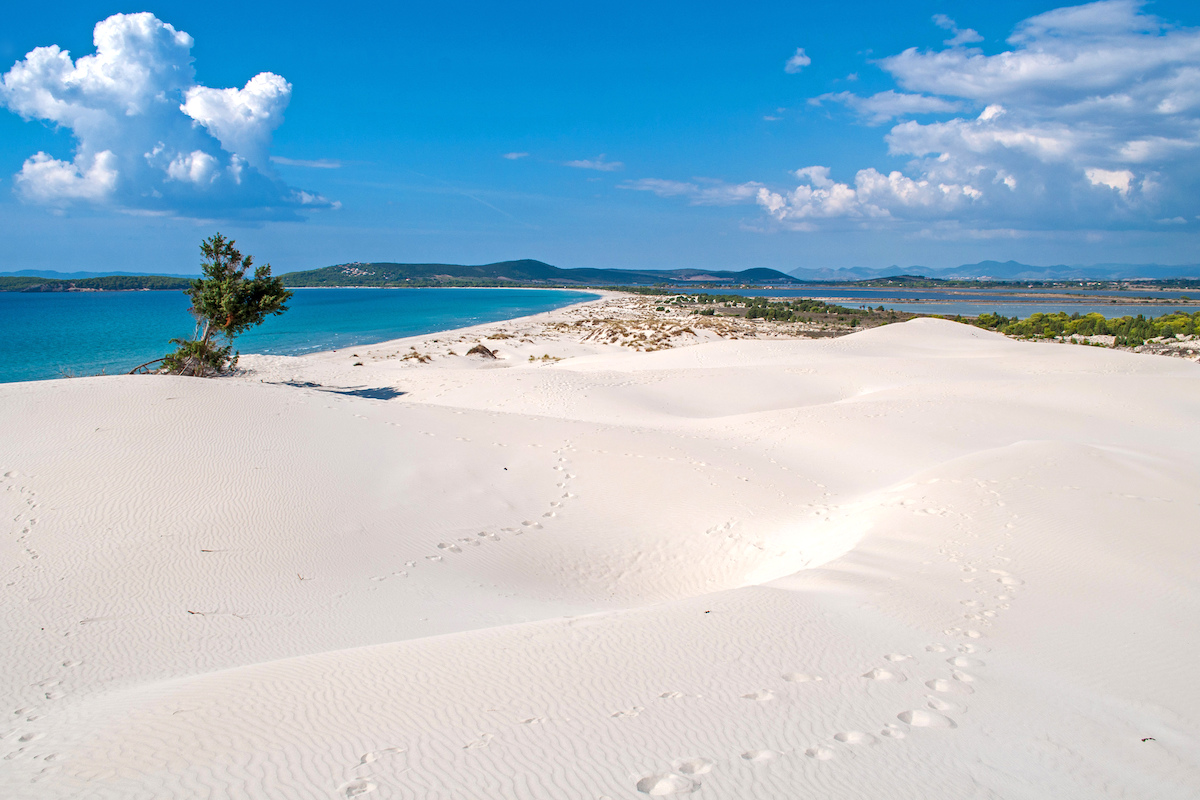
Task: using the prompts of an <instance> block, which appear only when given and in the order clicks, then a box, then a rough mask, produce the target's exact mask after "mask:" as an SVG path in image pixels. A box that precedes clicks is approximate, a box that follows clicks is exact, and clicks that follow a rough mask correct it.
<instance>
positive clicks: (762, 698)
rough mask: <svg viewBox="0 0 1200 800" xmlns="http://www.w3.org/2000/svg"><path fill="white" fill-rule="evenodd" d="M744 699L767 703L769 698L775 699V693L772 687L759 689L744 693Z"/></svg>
mask: <svg viewBox="0 0 1200 800" xmlns="http://www.w3.org/2000/svg"><path fill="white" fill-rule="evenodd" d="M742 699H743V700H757V701H758V702H760V703H765V702H766V701H768V700H774V699H775V693H774V692H772V691H771V690H770V689H759V690H758V691H756V692H750V693H749V694H744V695H742Z"/></svg>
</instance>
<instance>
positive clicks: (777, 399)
mask: <svg viewBox="0 0 1200 800" xmlns="http://www.w3.org/2000/svg"><path fill="white" fill-rule="evenodd" d="M721 325H724V326H725V327H724V328H720V327H716V326H721ZM802 333H804V331H802V330H800V329H799V328H796V329H792V330H788V329H786V328H783V327H772V328H766V327H763V326H761V325H758V326H756V325H755V324H754V323H751V322H748V321H728V320H720V319H717V320H709V321H707V322H706V323H697V322H696V320H695V318H690V319H689V318H688V317H687V316H686V315H684V314H683V313H681V314H680V315H678V318H672V317H669V315H668V317H667V318H664V317H663V316H662V315H661V314H650V313H649V312H648V311H647V309H646V301H645V299H644V298H636V299H631V298H627V297H622V296H605V297H604V298H602V299H601V300H599V301H594V302H591V303H586V304H582V305H579V306H573V307H570V308H566V309H559V310H558V311H554V312H548V313H546V314H540V315H537V316H535V317H528V318H524V319H521V320H510V321H506V322H501V323H490V324H488V325H485V326H477V327H476V328H471V329H464V330H461V331H452V332H448V333H444V334H434V335H430V336H424V337H414V338H412V339H405V340H398V341H395V342H386V343H382V344H378V345H371V346H366V347H358V348H355V349H353V350H351V351H341V352H330V353H321V354H314V355H310V356H304V357H300V358H284V357H267V356H244V357H243V359H242V366H243V367H244V368H245V370H244V373H243V374H241V375H240V376H238V377H236V378H230V379H220V380H197V379H188V378H172V377H163V376H120V377H99V378H85V379H74V380H59V381H44V382H35V383H17V384H5V385H2V386H0V426H2V431H3V435H2V436H0V524H2V525H3V526H4V527H5V536H4V538H3V539H2V540H0V541H2V542H3V558H4V562H3V563H4V570H5V578H4V583H5V589H4V593H3V595H2V596H3V602H2V604H0V614H2V615H3V626H2V630H3V636H4V641H3V652H4V653H5V657H4V659H3V667H2V668H0V693H2V695H3V701H2V703H3V704H2V705H0V713H3V715H4V717H3V719H4V721H3V722H2V723H0V758H3V759H4V760H3V764H4V767H3V769H0V795H2V796H4V797H12V798H39V799H40V798H75V797H87V798H164V797H180V798H184V797H223V798H224V797H229V798H292V797H296V798H310V797H311V798H330V797H369V798H372V800H374V798H377V797H378V798H564V797H570V798H601V797H607V798H613V799H614V800H615V799H616V798H636V797H643V796H667V795H674V794H679V795H683V794H692V795H694V796H695V797H700V798H703V797H710V798H749V797H753V798H781V799H782V798H789V799H790V798H796V797H837V798H861V797H880V798H914V799H915V798H956V799H957V798H964V797H980V798H984V797H998V798H1043V797H1062V798H1076V797H1078V798H1085V797H1086V798H1093V797H1155V798H1191V797H1194V796H1195V792H1196V787H1197V786H1200V756H1198V755H1197V754H1200V688H1197V685H1196V682H1195V680H1194V676H1193V670H1191V669H1190V665H1191V664H1192V663H1193V662H1194V661H1195V660H1196V658H1197V657H1198V656H1200V637H1197V635H1196V633H1195V620H1196V619H1197V618H1200V579H1197V577H1196V576H1197V575H1200V538H1197V536H1196V535H1195V534H1194V531H1197V530H1200V424H1197V423H1198V421H1200V367H1197V365H1196V364H1195V363H1192V362H1190V361H1186V360H1183V359H1169V358H1156V357H1153V356H1145V355H1137V354H1132V353H1125V352H1117V351H1112V350H1106V349H1101V348H1090V347H1067V346H1063V347H1048V346H1039V345H1038V344H1034V343H1029V342H1018V341H1013V340H1010V339H1006V338H1005V337H1003V336H1000V335H998V334H994V333H990V332H987V331H982V330H979V329H976V328H972V327H969V326H966V325H960V324H957V323H953V322H949V321H943V320H935V319H919V320H913V321H911V322H906V323H903V324H893V325H886V326H883V327H879V328H874V329H871V330H866V331H862V332H859V333H855V334H852V335H849V336H843V337H839V338H818V339H812V338H800V334H802ZM810 333H811V332H810ZM477 345H482V346H483V347H486V348H487V349H488V350H489V351H491V352H492V353H493V355H495V356H496V357H495V358H492V357H490V356H487V355H486V354H485V355H478V354H477V355H467V351H468V350H470V349H472V348H474V347H476V346H477ZM414 354H415V355H414Z"/></svg>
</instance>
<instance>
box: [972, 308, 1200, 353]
mask: <svg viewBox="0 0 1200 800" xmlns="http://www.w3.org/2000/svg"><path fill="white" fill-rule="evenodd" d="M962 321H963V322H969V323H971V324H973V325H977V326H979V327H980V328H987V329H988V330H993V331H999V332H1000V333H1003V334H1006V335H1008V336H1020V337H1022V338H1026V339H1042V338H1054V337H1059V336H1062V337H1068V336H1114V337H1116V340H1115V342H1114V344H1115V345H1116V346H1117V347H1136V346H1137V345H1140V344H1145V343H1146V340H1147V339H1154V338H1157V337H1159V336H1175V335H1176V334H1183V335H1186V336H1190V335H1193V334H1195V333H1197V331H1198V330H1200V311H1197V312H1195V313H1193V314H1187V313H1184V312H1178V313H1174V314H1163V315H1162V316H1159V317H1145V316H1143V315H1141V314H1138V315H1137V316H1136V317H1130V316H1125V317H1118V318H1114V319H1106V318H1105V317H1104V315H1102V314H1097V313H1094V312H1093V313H1091V314H1084V315H1080V314H1079V313H1078V312H1077V313H1074V314H1067V313H1066V312H1065V311H1059V312H1057V313H1054V314H1041V313H1038V314H1032V315H1030V316H1029V317H1027V318H1025V319H1018V318H1017V317H1005V316H1001V315H1000V314H980V315H979V316H978V317H976V318H975V319H973V320H972V319H963V320H962Z"/></svg>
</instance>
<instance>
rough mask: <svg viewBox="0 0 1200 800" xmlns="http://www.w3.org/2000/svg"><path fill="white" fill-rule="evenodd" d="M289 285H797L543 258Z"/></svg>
mask: <svg viewBox="0 0 1200 800" xmlns="http://www.w3.org/2000/svg"><path fill="white" fill-rule="evenodd" d="M280 277H282V278H283V282H284V284H285V285H287V286H292V287H302V286H466V285H470V286H530V285H533V286H537V285H547V286H576V285H577V286H654V285H655V284H660V283H706V284H711V283H716V284H727V285H731V286H733V285H741V284H794V283H798V281H797V280H796V279H795V278H792V277H790V276H788V275H785V274H783V273H782V272H778V271H776V270H773V269H747V270H742V271H740V272H731V271H727V270H699V269H674V270H624V269H588V268H583V269H561V268H559V267H555V266H551V265H550V264H546V263H545V262H542V261H535V260H533V259H522V260H519V261H500V262H497V263H494V264H481V265H478V266H466V265H462V264H396V263H392V262H378V263H362V262H355V263H350V264H337V265H335V266H332V267H322V268H321V269H313V270H305V271H302V272H288V273H285V274H283V275H281V276H280Z"/></svg>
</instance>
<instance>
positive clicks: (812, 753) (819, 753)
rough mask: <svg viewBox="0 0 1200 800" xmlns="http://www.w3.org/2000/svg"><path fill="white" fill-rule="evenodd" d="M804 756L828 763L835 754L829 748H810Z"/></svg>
mask: <svg viewBox="0 0 1200 800" xmlns="http://www.w3.org/2000/svg"><path fill="white" fill-rule="evenodd" d="M804 755H806V756H808V757H809V758H815V759H816V760H817V761H829V760H830V759H832V758H833V757H834V756H836V755H837V754H836V753H834V752H833V749H832V748H830V747H810V748H808V749H807V750H805V751H804ZM745 757H746V756H745V755H743V756H742V758H745Z"/></svg>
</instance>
